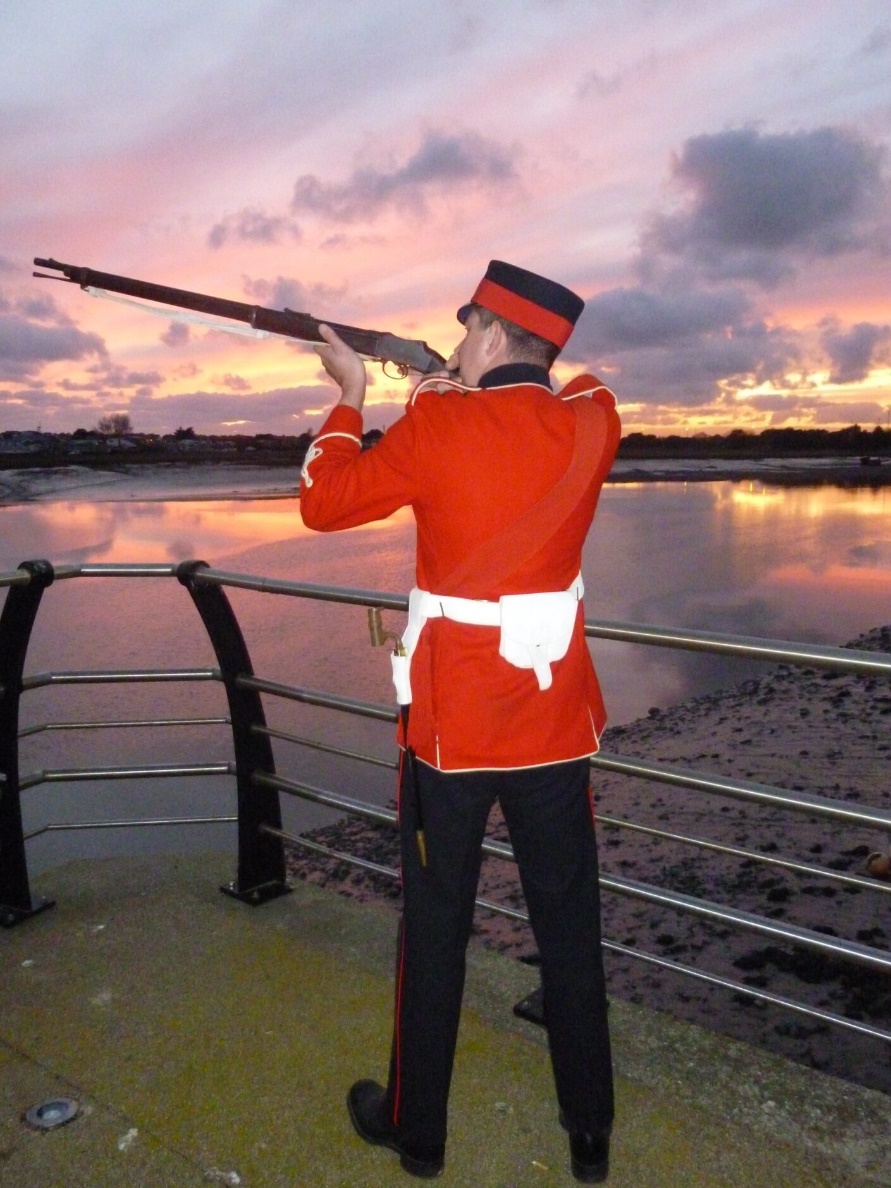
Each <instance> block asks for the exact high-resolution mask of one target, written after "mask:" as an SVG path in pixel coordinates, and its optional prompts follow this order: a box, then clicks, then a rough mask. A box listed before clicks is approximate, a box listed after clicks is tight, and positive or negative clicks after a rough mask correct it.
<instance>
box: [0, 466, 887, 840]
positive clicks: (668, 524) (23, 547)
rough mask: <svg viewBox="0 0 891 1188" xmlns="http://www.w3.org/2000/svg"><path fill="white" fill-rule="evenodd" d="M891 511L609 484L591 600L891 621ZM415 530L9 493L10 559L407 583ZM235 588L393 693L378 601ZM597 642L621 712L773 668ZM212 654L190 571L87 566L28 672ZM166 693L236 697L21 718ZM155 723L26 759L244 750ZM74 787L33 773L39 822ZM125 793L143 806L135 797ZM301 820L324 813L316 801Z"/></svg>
mask: <svg viewBox="0 0 891 1188" xmlns="http://www.w3.org/2000/svg"><path fill="white" fill-rule="evenodd" d="M889 513H891V497H889V495H888V489H886V488H879V489H877V490H871V489H861V490H841V489H837V488H831V487H818V488H803V487H799V488H789V489H780V488H771V487H765V486H763V485H761V484H757V483H746V484H736V483H727V482H721V483H691V484H682V483H645V484H639V485H636V484H628V485H616V486H609V487H607V488H606V489H605V490H604V492H603V495H602V497H601V504H600V510H599V512H598V517H597V520H596V522H595V525H594V528H593V530H592V532H591V535H590V537H589V539H588V542H587V545H586V549H585V556H584V566H583V571H584V577H585V584H586V587H587V594H586V611H587V614H588V617H590V618H597V619H606V620H621V621H627V622H636V623H651V624H659V625H667V626H686V627H692V628H700V629H704V630H719V631H729V632H733V633H735V634H741V635H757V636H765V637H772V638H777V639H795V640H802V641H805V640H806V641H815V642H825V643H841V642H844V641H846V640H848V639H850V638H852V637H854V636H856V635H857V634H859V633H860V632H861V631H865V630H867V629H868V628H870V627H873V626H876V625H878V624H880V623H887V622H889V621H891V515H889ZM413 541H414V524H413V520H412V517H411V514H410V513H409V512H403V513H401V514H400V515H398V516H396V517H394V518H393V519H391V520H390V521H388V522H386V523H384V524H377V525H370V526H368V527H366V528H361V529H354V530H352V531H350V532H347V533H339V534H334V535H330V536H326V535H317V534H315V533H311V532H307V530H306V529H304V528H303V526H302V523H301V521H300V516H299V510H298V505H297V502H296V500H292V499H277V500H244V501H238V500H233V501H219V502H145V503H98V502H64V501H60V502H52V503H34V504H25V505H20V506H15V507H4V508H0V569H2V570H9V569H13V568H15V566H16V564H18V563H19V562H20V561H22V560H25V559H27V558H33V557H47V558H49V559H50V560H51V561H53V562H54V563H56V564H61V563H64V562H68V563H71V562H86V561H92V562H111V561H116V562H125V561H126V562H130V561H142V562H146V561H154V562H157V561H161V562H170V561H178V560H182V559H184V558H188V557H200V558H202V559H204V560H206V561H208V562H209V563H211V564H212V565H214V566H218V567H220V568H223V569H228V570H237V571H240V572H245V573H253V574H262V575H267V576H274V577H284V578H294V579H300V580H305V581H312V582H324V583H330V584H334V585H343V586H360V587H363V588H372V589H378V590H386V591H394V592H404V591H407V589H408V588H409V586H410V585H411V584H412V548H413ZM230 596H231V598H232V601H233V603H234V604H235V606H236V610H237V613H238V616H239V619H240V621H241V623H242V627H243V630H244V633H245V636H246V639H247V641H248V646H249V648H250V651H251V655H252V658H253V662H254V668H255V671H256V672H257V673H259V674H260V675H262V676H267V677H270V678H272V679H275V680H281V681H285V682H288V683H295V684H299V685H303V686H308V687H311V688H325V689H330V690H333V691H337V692H341V693H344V694H347V695H352V696H357V697H361V698H365V699H368V700H374V701H388V700H389V698H390V686H389V682H388V669H389V664H388V661H387V657H386V656H385V655H384V654H383V653H381V652H379V651H374V650H372V649H371V647H370V646H369V644H368V640H367V630H366V620H365V612H364V611H363V610H361V609H359V608H342V607H336V606H333V605H318V606H316V605H314V604H311V603H308V602H306V601H304V600H295V599H291V598H284V597H278V596H270V595H265V596H264V595H257V594H252V593H248V592H245V591H234V592H231V595H230ZM389 618H390V625H391V626H394V627H395V626H398V625H399V624H400V622H401V620H400V617H399V616H395V615H390V616H389ZM592 647H593V651H594V654H595V659H596V661H597V665H598V670H599V672H600V675H601V680H602V682H603V685H604V688H605V693H606V698H607V705H608V708H609V710H610V716H611V721H612V722H613V723H615V724H618V723H621V722H626V721H630V720H632V719H633V718H635V717H639V716H641V715H642V714H645V713H646V712H647V710H648V709H649V708H650V707H651V706H665V705H669V704H672V703H675V702H677V701H680V700H683V699H685V698H687V697H689V696H691V695H694V694H696V693H700V692H705V691H707V690H710V689H714V688H716V687H719V686H721V685H726V684H735V683H737V682H738V681H739V680H742V679H744V678H745V677H747V676H749V675H752V674H755V673H757V672H759V671H761V669H760V668H759V667H758V666H756V665H754V664H741V663H739V662H735V661H729V660H724V659H719V658H709V657H706V656H702V655H697V654H692V653H691V654H687V653H683V652H675V651H671V650H668V649H658V648H644V647H640V646H632V645H623V644H615V643H610V642H604V641H595V642H594V643H593V644H592ZM212 664H213V657H212V655H211V652H210V648H209V645H208V644H207V643H206V641H205V639H204V635H203V629H202V628H201V625H200V622H199V621H198V618H197V615H196V613H195V611H194V609H193V608H192V606H191V602H190V600H189V599H188V596H187V595H186V594H185V591H183V590H182V589H181V587H179V585H178V584H177V583H176V582H175V580H173V579H168V578H157V579H142V580H133V579H101V580H100V579H95V578H81V579H74V580H70V581H62V582H59V583H57V584H56V585H55V586H53V587H51V589H50V590H49V591H48V592H47V594H46V596H45V599H44V605H43V607H42V608H41V612H40V616H39V618H38V623H37V627H36V629H35V634H34V638H33V643H32V647H31V651H30V654H29V661H28V665H27V671H28V672H37V671H44V670H60V669H78V668H92V669H101V668H109V669H122V668H126V669H131V668H140V667H142V668H153V669H159V668H165V667H183V666H187V665H212ZM161 706H163V707H164V709H163V712H164V713H168V712H169V713H171V714H183V715H186V714H190V715H194V714H198V713H202V714H203V713H208V714H212V713H217V714H219V713H224V712H225V706H224V703H223V698H222V694H221V690H220V688H219V686H218V685H216V684H215V683H209V684H206V685H194V684H192V685H188V686H186V685H177V686H172V685H164V686H161V685H153V686H152V685H145V686H132V685H129V686H125V687H120V686H116V687H113V688H106V689H92V690H82V689H70V688H69V689H64V688H53V689H44V690H39V691H35V692H32V693H29V694H28V695H27V696H26V697H25V698H24V699H23V716H24V717H25V719H26V721H29V722H45V721H49V720H58V719H63V720H64V719H68V720H71V719H76V720H84V719H98V718H102V717H106V718H133V717H143V716H144V717H156V716H158V715H159V713H160V712H162V711H161ZM268 714H269V717H270V719H271V721H272V723H273V724H275V725H279V726H282V727H283V728H287V729H292V730H293V729H294V728H295V718H296V720H297V725H298V728H299V729H300V730H301V731H302V732H304V733H307V734H311V733H320V732H323V731H324V730H325V728H326V726H327V725H328V723H326V722H325V715H324V712H323V711H318V710H312V709H310V708H309V707H295V706H293V705H290V704H285V705H281V704H271V705H269V706H268ZM149 733H150V732H148V731H145V730H138V729H129V730H125V731H118V732H116V733H115V735H114V737H113V738H111V739H110V737H109V733H108V732H107V731H97V732H95V733H93V734H90V735H85V734H84V733H83V732H78V733H77V734H73V733H69V732H58V733H56V732H54V733H52V734H47V733H44V734H40V735H37V736H35V737H34V738H33V739H30V740H26V741H25V743H24V746H23V750H24V754H23V759H22V769H23V771H24V772H27V771H29V770H33V769H34V768H35V767H37V768H53V767H65V766H71V765H73V763H74V762H75V759H74V758H73V757H72V750H71V748H72V746H76V747H77V755H76V762H77V763H78V764H82V763H96V764H100V765H101V764H107V763H109V762H120V763H130V762H134V763H135V762H152V761H154V762H159V761H162V760H163V761H167V760H170V761H175V760H180V761H182V762H195V761H197V760H205V759H208V760H209V759H214V758H217V759H218V758H226V757H227V754H228V752H227V748H226V740H225V737H224V736H223V735H222V733H221V728H219V727H217V728H210V727H205V728H198V727H190V728H187V729H185V728H177V729H173V728H170V729H167V730H165V731H164V732H162V733H163V738H162V739H160V740H159V738H158V733H159V732H157V731H153V732H151V742H150V741H149ZM349 733H350V740H351V741H354V742H358V743H362V744H363V745H367V746H369V747H373V748H374V749H375V750H377V751H378V752H379V753H386V752H387V750H388V748H389V747H390V742H389V738H388V737H387V731H384V732H383V733H382V732H381V730H380V728H379V727H374V728H372V727H371V726H370V725H369V724H364V723H361V722H359V723H354V724H350V726H349ZM75 740H76V742H75ZM110 753H111V755H112V756H113V758H112V757H110ZM320 762H321V761H320V760H317V759H315V758H313V756H312V754H311V753H310V754H308V755H307V754H306V753H302V754H301V755H300V763H301V772H302V773H303V774H304V778H308V779H310V780H312V779H313V778H314V777H315V778H319V779H320V778H321V776H320V772H319V769H318V764H319V763H320ZM283 765H284V764H283ZM354 775H356V773H355V772H353V773H351V774H350V775H348V776H347V777H346V778H348V779H349V778H352V777H353V776H354ZM361 778H362V783H361V785H357V786H356V787H355V788H354V791H355V792H357V793H363V794H368V795H372V796H374V797H375V798H378V799H386V798H387V796H388V794H389V790H390V786H391V783H392V777H391V775H390V773H389V772H386V771H384V772H383V773H381V774H380V775H379V776H370V777H369V776H366V775H363V776H362V777H361ZM368 781H370V784H369V783H368ZM73 787H74V789H75V790H76V786H73ZM66 789H68V790H67V791H66ZM213 789H214V784H213V781H209V780H204V781H202V780H190V781H188V798H186V795H185V790H183V792H182V793H181V795H182V801H183V802H182V805H181V807H179V808H178V809H175V810H174V815H187V814H193V813H196V812H201V811H202V804H203V803H204V802H205V801H206V803H207V805H208V806H210V804H211V803H212V802H213V801H214V799H215V792H214V790H213ZM150 793H151V794H150ZM165 794H166V793H165ZM152 795H153V793H152V785H151V784H149V785H147V784H146V783H144V782H142V781H140V782H137V783H131V784H130V785H129V786H128V788H127V790H126V792H125V793H123V794H122V792H121V785H120V784H117V785H115V784H107V785H92V786H91V790H90V797H89V799H90V810H89V812H87V813H86V814H83V813H81V815H82V816H85V817H86V819H96V818H98V817H100V816H104V815H108V816H111V817H116V816H117V817H121V816H131V815H132V816H135V815H138V814H142V815H148V813H149V812H150V811H154V810H151V809H150V810H146V807H145V806H146V803H147V802H151V801H152ZM70 798H71V790H70V788H69V787H68V786H66V785H44V786H42V787H40V788H37V789H34V790H32V791H31V792H29V793H28V806H27V812H28V815H29V817H30V818H31V819H32V820H34V821H35V822H38V821H41V820H44V819H47V818H48V819H60V817H64V818H65V819H71V817H72V810H71V803H70ZM128 799H129V800H132V802H133V805H134V806H138V807H133V808H127V806H126V805H123V807H122V800H123V801H126V800H128ZM168 811H170V810H169V809H168ZM217 811H219V809H218V810H217ZM300 823H301V824H303V825H305V824H306V823H312V817H311V815H310V817H309V818H307V817H306V816H303V817H301V818H300ZM148 832H149V831H143V833H148ZM91 844H93V845H95V844H98V843H91ZM153 844H155V843H154V842H151V841H149V840H146V842H145V845H146V847H151V846H152V845H153ZM39 845H40V846H41V847H43V848H44V849H45V850H46V851H47V852H49V851H50V850H52V848H53V845H54V843H53V841H52V839H41V842H40V843H39ZM66 846H68V847H69V848H70V841H68V842H66ZM131 849H132V846H131Z"/></svg>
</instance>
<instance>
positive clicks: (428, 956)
mask: <svg viewBox="0 0 891 1188" xmlns="http://www.w3.org/2000/svg"><path fill="white" fill-rule="evenodd" d="M408 767H409V765H408V763H404V764H403V773H402V781H401V790H400V806H399V809H400V811H399V821H400V834H401V844H402V878H403V894H404V906H403V916H402V923H401V926H400V930H399V945H398V954H397V969H396V991H395V1018H394V1029H393V1044H392V1051H391V1059H390V1074H389V1079H388V1085H387V1096H388V1104H389V1106H390V1109H391V1111H392V1113H391V1116H392V1119H393V1121H394V1123H395V1124H396V1126H397V1128H398V1131H399V1134H400V1136H401V1138H402V1139H403V1141H404V1142H406V1143H407V1144H410V1145H415V1146H418V1147H432V1146H436V1145H437V1144H440V1143H444V1142H445V1140H446V1131H447V1113H448V1096H449V1084H450V1081H451V1075H452V1065H453V1062H454V1055H455V1043H456V1040H457V1035H458V1020H459V1016H460V1012H461V997H462V993H463V990H464V972H465V951H466V948H467V942H468V939H469V937H470V931H471V925H472V922H473V912H474V899H475V897H476V891H477V884H478V881H479V874H480V866H481V862H482V853H481V846H482V842H483V837H484V834H485V828H486V821H487V819H488V816H489V810H490V809H491V807H492V805H493V804H494V802H495V800H496V799H497V800H498V801H499V803H500V805H501V809H502V812H503V814H504V818H505V821H506V823H507V827H508V830H509V833H510V839H511V844H512V845H513V848H514V854H515V856H516V859H517V864H518V867H519V872H520V879H521V883H522V887H523V893H524V896H525V899H526V906H527V909H528V911H529V916H530V920H531V924H532V930H533V932H534V934H535V939H536V942H537V945H538V950H539V953H540V956H541V962H542V966H541V976H542V985H543V988H544V1010H545V1021H546V1025H547V1030H548V1039H549V1045H550V1053H551V1063H552V1067H553V1072H554V1080H555V1084H556V1089H557V1100H558V1103H559V1106H560V1109H561V1111H562V1113H563V1116H564V1118H565V1120H566V1122H567V1124H568V1126H569V1128H570V1129H572V1130H589V1131H600V1130H605V1129H608V1128H609V1126H610V1125H611V1123H612V1119H613V1083H612V1062H611V1057H610V1045H609V1030H608V1026H607V1014H606V1012H607V1004H606V988H605V984H604V975H603V961H602V955H601V949H600V893H599V888H598V881H597V843H596V840H595V836H594V821H593V813H592V808H591V794H590V787H589V776H590V767H589V764H588V761H587V759H582V760H577V761H573V762H570V763H559V764H553V765H550V766H547V767H538V768H527V769H521V770H516V771H484V772H471V773H446V772H441V771H437V770H436V769H434V768H431V767H428V766H427V765H426V764H423V763H418V764H417V765H416V775H417V796H419V797H420V803H421V808H422V814H423V822H424V831H425V835H426V842H427V857H428V864H427V866H426V867H425V866H422V865H421V862H420V858H419V853H418V847H417V841H416V836H415V830H416V824H417V800H416V793H415V789H414V788H413V787H412V780H411V773H410V771H409V770H408Z"/></svg>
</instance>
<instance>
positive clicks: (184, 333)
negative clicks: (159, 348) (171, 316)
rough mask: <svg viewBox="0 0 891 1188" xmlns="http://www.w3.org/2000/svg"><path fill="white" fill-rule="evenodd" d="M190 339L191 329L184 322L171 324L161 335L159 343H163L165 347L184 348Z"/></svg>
mask: <svg viewBox="0 0 891 1188" xmlns="http://www.w3.org/2000/svg"><path fill="white" fill-rule="evenodd" d="M191 337H192V332H191V329H190V328H189V327H188V326H187V325H186V324H185V322H171V323H170V325H169V326H168V327H167V329H166V330H165V331H164V333H163V334H162V335H161V342H163V343H164V345H165V346H169V347H179V346H185V344H186V343H187V342H188V341H189V339H190V338H191Z"/></svg>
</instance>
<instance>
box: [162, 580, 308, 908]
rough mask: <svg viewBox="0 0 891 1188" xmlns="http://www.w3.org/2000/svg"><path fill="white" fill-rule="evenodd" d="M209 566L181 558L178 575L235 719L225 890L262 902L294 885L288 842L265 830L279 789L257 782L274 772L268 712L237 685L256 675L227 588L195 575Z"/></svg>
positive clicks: (275, 812)
mask: <svg viewBox="0 0 891 1188" xmlns="http://www.w3.org/2000/svg"><path fill="white" fill-rule="evenodd" d="M207 568H208V566H207V563H206V562H204V561H183V562H181V563H180V564H179V565H177V567H176V576H177V579H178V580H179V581H180V582H181V583H182V585H184V586H185V587H186V589H187V590H188V591H189V593H190V594H191V596H192V601H193V602H194V603H195V606H196V608H197V610H198V613H199V615H200V616H201V621H202V622H203V624H204V627H205V630H206V631H207V634H208V636H209V638H210V642H211V644H212V645H213V650H214V653H215V654H216V658H217V663H218V665H219V668H220V673H221V675H222V678H223V684H224V685H225V687H226V696H227V698H228V701H229V716H230V718H231V720H232V741H233V744H234V748H235V772H236V786H237V794H238V876H237V879H236V881H235V882H234V883H229V884H225V885H224V886H223V887H222V890H223V891H224V892H225V893H226V894H227V895H232V896H234V897H235V898H236V899H241V900H243V901H244V902H245V903H250V904H259V903H263V902H265V901H266V900H268V899H274V898H275V897H276V896H279V895H284V894H286V893H287V892H288V891H290V889H291V888H290V887H289V886H288V883H287V880H286V877H285V850H284V843H283V841H282V839H281V837H280V836H275V835H274V834H273V833H270V832H267V831H266V828H265V827H268V828H269V829H273V830H278V831H280V830H281V827H282V817H281V805H280V803H279V797H278V792H277V791H275V790H274V789H271V788H269V787H265V786H263V785H260V784H257V783H255V781H254V773H255V772H258V771H262V772H269V773H271V774H274V773H275V760H274V758H273V754H272V744H271V742H270V739H269V737H268V735H267V734H265V733H262V731H264V730H265V728H266V716H265V714H264V712H263V703H262V701H261V700H260V694H259V693H257V692H256V691H255V690H253V689H245V688H243V687H242V686H241V685H240V684H239V683H238V678H239V677H241V676H253V675H254V670H253V667H252V665H251V658H250V654H249V653H248V649H247V644H246V643H245V641H244V636H243V635H242V632H241V627H240V626H239V624H238V619H237V618H236V616H235V612H234V611H233V609H232V605H231V603H230V602H229V599H228V598H227V597H226V593H225V591H224V590H223V589H222V588H221V587H220V586H215V585H211V584H209V583H207V582H202V581H200V579H199V578H198V577H197V574H198V573H199V572H200V571H201V570H202V569H207ZM255 727H256V728H259V729H255Z"/></svg>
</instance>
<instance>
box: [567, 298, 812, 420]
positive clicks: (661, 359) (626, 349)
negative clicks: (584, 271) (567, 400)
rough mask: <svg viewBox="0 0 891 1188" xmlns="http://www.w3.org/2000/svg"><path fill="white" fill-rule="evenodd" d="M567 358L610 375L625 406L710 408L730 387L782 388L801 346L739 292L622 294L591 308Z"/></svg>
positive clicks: (595, 301) (594, 303) (598, 300)
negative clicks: (628, 403) (757, 313)
mask: <svg viewBox="0 0 891 1188" xmlns="http://www.w3.org/2000/svg"><path fill="white" fill-rule="evenodd" d="M564 357H565V358H566V359H567V361H578V362H582V363H586V364H588V365H590V366H591V367H592V368H593V370H594V371H596V372H597V373H598V374H599V375H601V376H607V375H608V376H609V377H610V380H611V382H613V383H615V384H616V387H617V388H618V390H619V391H620V394H621V397H622V399H623V400H627V401H640V402H644V403H647V404H667V405H702V404H705V403H708V402H709V401H711V400H714V399H716V398H718V397H720V396H721V394H722V393H724V392H726V391H727V390H728V388H730V389H733V388H747V387H754V386H757V385H758V384H761V383H764V382H766V381H767V380H774V381H776V382H782V381H783V380H784V379H785V377H786V374H787V372H788V371H789V369H790V368H791V367H792V366H793V365H795V364H796V363H797V362H798V361H799V358H800V343H799V341H798V336H797V335H796V334H795V333H794V332H793V331H791V330H788V329H785V328H770V327H769V326H767V324H766V323H765V322H764V321H763V320H762V319H760V318H758V317H756V316H755V315H754V314H753V312H752V310H751V308H750V306H749V302H748V300H747V299H746V297H745V295H744V294H742V293H740V292H739V291H737V290H729V289H728V290H681V291H678V292H676V293H671V294H664V293H658V292H656V291H652V290H646V289H614V290H611V291H609V292H606V293H601V294H599V295H598V296H596V297H594V298H592V299H591V300H590V301H589V302H588V303H587V304H586V306H585V310H584V312H583V314H582V316H581V318H580V319H579V323H578V325H577V327H576V330H575V333H574V334H573V336H572V338H571V339H570V341H569V343H568V344H567V347H566V350H565V351H564Z"/></svg>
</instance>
